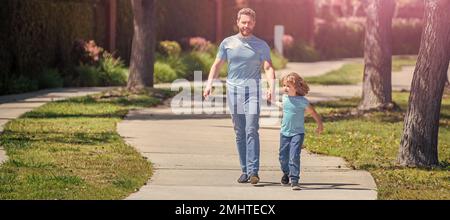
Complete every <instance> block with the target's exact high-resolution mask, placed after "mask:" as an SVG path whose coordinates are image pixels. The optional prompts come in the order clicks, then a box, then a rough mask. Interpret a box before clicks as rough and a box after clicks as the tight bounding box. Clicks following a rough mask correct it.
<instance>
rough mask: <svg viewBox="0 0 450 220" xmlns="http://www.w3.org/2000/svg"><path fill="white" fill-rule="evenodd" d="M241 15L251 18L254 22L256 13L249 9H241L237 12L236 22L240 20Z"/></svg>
mask: <svg viewBox="0 0 450 220" xmlns="http://www.w3.org/2000/svg"><path fill="white" fill-rule="evenodd" d="M242 15H247V16H250V17H252V18H253V20H255V21H256V12H255V11H253V9H251V8H243V9H241V10H240V11H239V12H238V20H241V16H242Z"/></svg>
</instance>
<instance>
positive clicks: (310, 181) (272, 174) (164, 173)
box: [118, 105, 377, 200]
mask: <svg viewBox="0 0 450 220" xmlns="http://www.w3.org/2000/svg"><path fill="white" fill-rule="evenodd" d="M262 115H264V112H263V114H262ZM118 132H119V134H120V135H121V136H122V137H124V138H125V140H126V142H127V143H129V144H130V145H132V146H134V147H135V148H136V149H137V150H138V151H139V152H140V153H141V154H142V155H144V156H145V157H147V158H148V159H149V160H150V161H151V162H152V163H153V165H154V175H153V177H152V178H151V180H149V182H148V183H147V185H146V186H144V187H143V188H141V189H140V191H139V192H137V193H134V194H132V195H130V196H129V197H128V199H131V200H141V199H142V200H147V199H149V200H153V199H155V200H165V199H175V200H185V199H188V200H203V199H208V200H221V199H225V200H299V199H376V198H377V192H376V185H375V182H374V180H373V178H372V176H371V175H370V173H368V172H366V171H358V170H351V169H350V168H349V167H347V166H346V163H345V161H344V160H343V159H342V158H338V157H328V156H321V155H315V154H311V153H309V152H307V151H306V150H303V152H302V155H301V172H302V174H301V185H302V187H303V190H302V191H298V192H294V191H292V190H291V188H290V187H285V186H281V184H280V178H281V171H280V168H279V162H278V148H279V126H264V125H262V126H261V128H260V139H261V166H260V170H261V171H260V177H261V182H260V183H259V184H258V185H257V186H256V187H255V186H252V185H250V184H239V183H237V182H236V180H237V178H238V177H239V176H240V174H241V171H240V167H239V160H238V154H237V149H236V144H235V135H234V130H233V126H232V122H231V118H230V117H229V115H225V114H224V115H212V116H210V115H174V114H173V113H172V112H171V109H170V107H169V106H168V105H164V106H160V107H158V108H150V109H141V110H135V111H131V112H130V113H129V114H128V116H127V117H126V118H125V120H123V121H122V122H121V123H119V124H118Z"/></svg>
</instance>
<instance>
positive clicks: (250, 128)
mask: <svg viewBox="0 0 450 220" xmlns="http://www.w3.org/2000/svg"><path fill="white" fill-rule="evenodd" d="M259 94H260V92H259V89H258V87H256V88H250V89H249V91H248V92H246V97H245V98H246V100H245V119H246V127H245V131H246V139H247V173H248V175H249V177H251V176H258V172H259V156H260V142H259V114H260V106H259V104H260V100H259V99H260V97H259ZM258 181H259V179H258ZM253 182H254V181H252V183H253ZM256 182H257V181H256Z"/></svg>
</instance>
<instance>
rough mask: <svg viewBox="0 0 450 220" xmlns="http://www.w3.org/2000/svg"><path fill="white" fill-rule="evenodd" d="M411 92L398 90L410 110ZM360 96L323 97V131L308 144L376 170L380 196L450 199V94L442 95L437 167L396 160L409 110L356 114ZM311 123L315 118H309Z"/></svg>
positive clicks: (309, 125)
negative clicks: (401, 163) (409, 165)
mask: <svg viewBox="0 0 450 220" xmlns="http://www.w3.org/2000/svg"><path fill="white" fill-rule="evenodd" d="M408 95H409V93H394V94H393V98H394V101H395V102H396V103H397V104H399V105H400V107H401V109H402V110H406V108H407V101H408ZM358 102H359V98H353V99H346V100H342V101H333V102H322V103H319V104H317V110H318V112H319V113H321V114H322V116H323V117H324V121H325V132H324V133H323V134H322V135H321V136H317V135H314V134H312V133H311V135H309V136H307V138H306V141H305V145H306V147H307V149H309V150H310V151H312V152H315V153H321V154H327V155H333V156H339V157H343V158H344V159H346V161H347V162H348V163H349V165H350V166H352V167H353V168H356V169H364V170H368V171H370V173H371V174H372V176H373V177H374V179H375V181H376V183H377V186H378V199H450V172H449V171H450V127H449V126H450V95H449V94H448V93H447V94H446V95H445V96H444V98H443V101H442V107H441V121H440V124H441V126H440V129H439V160H440V163H441V166H440V167H438V168H433V169H420V168H401V167H399V166H397V164H396V158H397V153H398V149H399V146H400V138H401V134H402V129H403V114H404V112H394V113H392V112H376V113H370V114H366V115H365V116H354V115H352V114H350V112H351V109H354V108H356V107H357V105H358ZM306 127H307V129H308V130H310V131H313V130H314V128H315V124H314V123H313V121H312V119H311V118H307V123H306Z"/></svg>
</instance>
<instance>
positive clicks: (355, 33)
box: [314, 19, 364, 59]
mask: <svg viewBox="0 0 450 220" xmlns="http://www.w3.org/2000/svg"><path fill="white" fill-rule="evenodd" d="M363 22H364V21H363V20H361V19H339V20H337V21H334V22H324V23H320V24H318V26H317V29H316V33H315V37H314V42H315V48H316V49H317V51H319V53H320V56H321V58H322V59H334V58H343V57H361V56H362V55H363V51H364V23H363Z"/></svg>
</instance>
